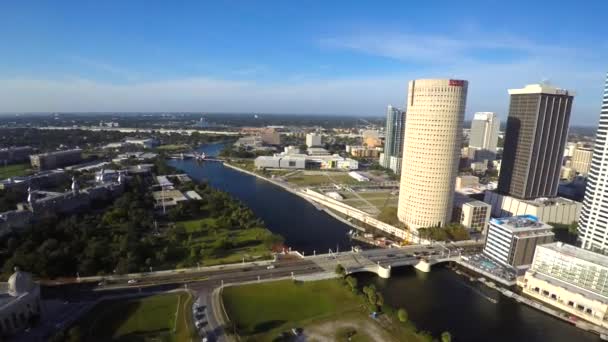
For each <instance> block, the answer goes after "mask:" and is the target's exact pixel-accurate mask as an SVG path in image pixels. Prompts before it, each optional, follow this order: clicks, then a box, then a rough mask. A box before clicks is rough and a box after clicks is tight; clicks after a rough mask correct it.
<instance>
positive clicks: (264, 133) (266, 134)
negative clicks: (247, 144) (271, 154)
mask: <svg viewBox="0 0 608 342" xmlns="http://www.w3.org/2000/svg"><path fill="white" fill-rule="evenodd" d="M260 137H261V138H262V143H264V144H266V145H279V144H281V134H280V133H279V132H277V130H276V129H274V128H269V127H267V128H263V129H262V130H260Z"/></svg>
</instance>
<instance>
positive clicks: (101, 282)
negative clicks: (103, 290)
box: [97, 280, 106, 286]
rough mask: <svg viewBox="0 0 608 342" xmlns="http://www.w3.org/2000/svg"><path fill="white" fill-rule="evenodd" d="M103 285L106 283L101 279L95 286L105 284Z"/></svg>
mask: <svg viewBox="0 0 608 342" xmlns="http://www.w3.org/2000/svg"><path fill="white" fill-rule="evenodd" d="M105 285H106V282H105V281H103V280H102V281H100V282H99V283H97V286H105Z"/></svg>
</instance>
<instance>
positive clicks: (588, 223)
mask: <svg viewBox="0 0 608 342" xmlns="http://www.w3.org/2000/svg"><path fill="white" fill-rule="evenodd" d="M607 134H608V78H607V79H606V84H605V87H604V100H603V102H602V110H601V112H600V120H599V125H598V129H597V134H596V137H595V145H594V147H593V157H592V158H591V167H590V168H589V174H588V175H587V189H586V190H585V199H584V200H583V209H582V210H581V217H580V220H579V223H578V232H579V239H580V240H581V247H583V248H585V249H590V250H598V251H603V252H604V253H605V252H607V251H608V218H607V217H608V215H607V214H606V213H607V212H608V169H606V161H608V144H607V143H606V135H607Z"/></svg>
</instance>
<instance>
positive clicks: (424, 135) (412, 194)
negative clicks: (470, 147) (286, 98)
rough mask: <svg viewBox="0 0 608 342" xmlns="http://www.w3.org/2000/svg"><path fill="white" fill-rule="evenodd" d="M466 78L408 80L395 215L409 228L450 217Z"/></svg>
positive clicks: (446, 219) (426, 225) (466, 86)
mask: <svg viewBox="0 0 608 342" xmlns="http://www.w3.org/2000/svg"><path fill="white" fill-rule="evenodd" d="M467 88H468V82H467V81H462V80H439V79H434V80H433V79H426V80H414V81H410V82H409V86H408V95H407V108H408V109H407V124H406V126H405V136H404V144H403V160H402V169H401V187H400V190H399V208H398V211H397V216H398V217H399V220H400V221H402V222H403V223H405V224H406V225H407V226H408V227H409V228H410V229H413V230H416V229H418V228H424V227H432V226H443V225H445V224H446V223H449V222H450V218H451V216H452V203H453V200H454V185H455V181H456V175H457V173H458V162H459V159H460V144H461V142H462V124H463V121H464V109H465V106H466V99H467Z"/></svg>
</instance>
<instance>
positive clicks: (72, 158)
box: [30, 148, 82, 170]
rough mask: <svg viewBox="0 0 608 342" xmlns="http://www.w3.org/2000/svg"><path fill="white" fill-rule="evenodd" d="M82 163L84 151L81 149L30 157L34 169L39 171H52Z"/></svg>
mask: <svg viewBox="0 0 608 342" xmlns="http://www.w3.org/2000/svg"><path fill="white" fill-rule="evenodd" d="M81 161H82V150H81V149H79V148H76V149H72V150H65V151H55V152H47V153H41V154H33V155H31V156H30V163H31V164H32V167H33V168H35V169H38V170H50V169H56V168H59V167H63V166H67V165H74V164H78V163H80V162H81Z"/></svg>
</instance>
